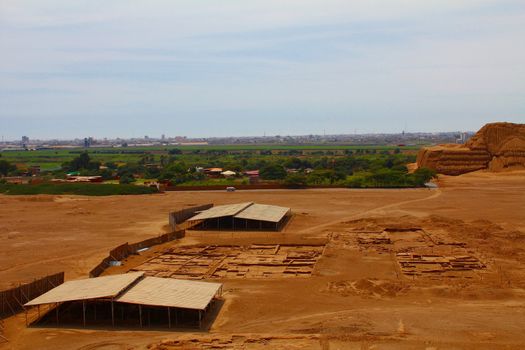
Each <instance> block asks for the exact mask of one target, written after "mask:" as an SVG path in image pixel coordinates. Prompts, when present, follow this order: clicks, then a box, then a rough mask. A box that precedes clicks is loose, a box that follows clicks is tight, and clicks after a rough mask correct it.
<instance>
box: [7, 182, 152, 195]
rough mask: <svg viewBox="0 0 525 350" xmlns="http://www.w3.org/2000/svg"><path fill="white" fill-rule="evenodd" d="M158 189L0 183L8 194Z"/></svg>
mask: <svg viewBox="0 0 525 350" xmlns="http://www.w3.org/2000/svg"><path fill="white" fill-rule="evenodd" d="M157 192H158V191H157V189H155V188H150V187H145V186H135V185H106V184H104V185H101V184H88V183H75V184H54V183H43V184H35V185H33V184H24V185H14V184H0V193H4V194H8V195H34V194H54V195H60V194H69V195H82V196H112V195H132V194H152V193H157Z"/></svg>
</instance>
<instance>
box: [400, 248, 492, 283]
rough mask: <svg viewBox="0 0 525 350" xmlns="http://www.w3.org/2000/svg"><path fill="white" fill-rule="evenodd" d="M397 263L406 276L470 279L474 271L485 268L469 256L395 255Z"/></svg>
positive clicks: (406, 253)
mask: <svg viewBox="0 0 525 350" xmlns="http://www.w3.org/2000/svg"><path fill="white" fill-rule="evenodd" d="M396 259H397V262H398V264H399V266H400V268H401V271H402V272H403V274H404V275H406V276H414V277H415V276H421V277H424V276H441V277H453V278H454V277H465V278H469V277H472V273H474V272H475V271H476V270H482V269H485V268H486V266H485V265H484V264H483V263H482V262H481V261H479V260H478V259H477V258H476V257H474V256H470V255H455V256H446V255H438V254H417V253H413V252H412V253H409V252H403V253H397V254H396Z"/></svg>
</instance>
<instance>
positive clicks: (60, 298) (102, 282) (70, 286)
mask: <svg viewBox="0 0 525 350" xmlns="http://www.w3.org/2000/svg"><path fill="white" fill-rule="evenodd" d="M143 275H144V272H132V273H126V274H121V275H112V276H103V277H96V278H87V279H82V280H75V281H68V282H65V283H63V284H61V285H59V286H58V287H56V288H53V289H51V290H50V291H48V292H47V293H44V294H42V295H41V296H39V297H37V298H35V299H33V300H31V301H30V302H28V303H26V304H25V306H31V305H42V304H52V303H62V302H65V301H72V300H87V299H97V298H113V297H116V296H117V295H119V294H120V293H121V292H122V291H123V290H125V289H126V288H127V287H129V286H130V285H131V284H132V283H133V282H135V281H136V280H137V279H139V278H140V277H142V276H143Z"/></svg>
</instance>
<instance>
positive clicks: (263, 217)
mask: <svg viewBox="0 0 525 350" xmlns="http://www.w3.org/2000/svg"><path fill="white" fill-rule="evenodd" d="M290 216H291V209H290V208H286V207H279V206H276V205H266V204H257V203H253V202H247V203H239V204H228V205H219V206H216V207H212V208H211V209H208V210H204V211H202V212H200V213H199V214H197V215H195V216H194V217H192V218H190V219H188V221H189V222H192V223H194V225H193V227H192V228H193V229H204V230H210V229H211V230H214V229H215V230H223V229H226V230H228V229H231V230H259V231H279V230H280V229H281V228H282V227H284V225H285V224H286V222H287V221H288V219H289V218H290Z"/></svg>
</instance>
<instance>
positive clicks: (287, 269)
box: [133, 244, 325, 279]
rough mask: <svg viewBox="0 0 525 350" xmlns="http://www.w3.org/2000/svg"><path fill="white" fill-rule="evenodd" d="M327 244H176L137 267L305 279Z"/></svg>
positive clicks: (160, 272) (153, 271)
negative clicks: (185, 245)
mask: <svg viewBox="0 0 525 350" xmlns="http://www.w3.org/2000/svg"><path fill="white" fill-rule="evenodd" d="M324 247H325V246H324V245H290V244H252V245H249V246H240V245H239V246H230V245H228V246H226V245H224V246H218V245H200V246H190V247H172V248H169V249H167V250H165V251H164V252H162V253H161V254H160V255H158V256H155V257H153V258H151V259H149V260H148V261H146V262H144V263H143V264H141V265H139V266H137V267H136V268H134V269H133V270H134V271H144V272H145V273H146V275H148V276H156V277H171V278H183V279H214V278H234V279H236V278H304V277H309V276H310V275H311V274H312V272H313V271H314V267H315V264H316V263H317V261H318V260H319V258H320V257H321V255H322V253H323V250H324Z"/></svg>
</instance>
